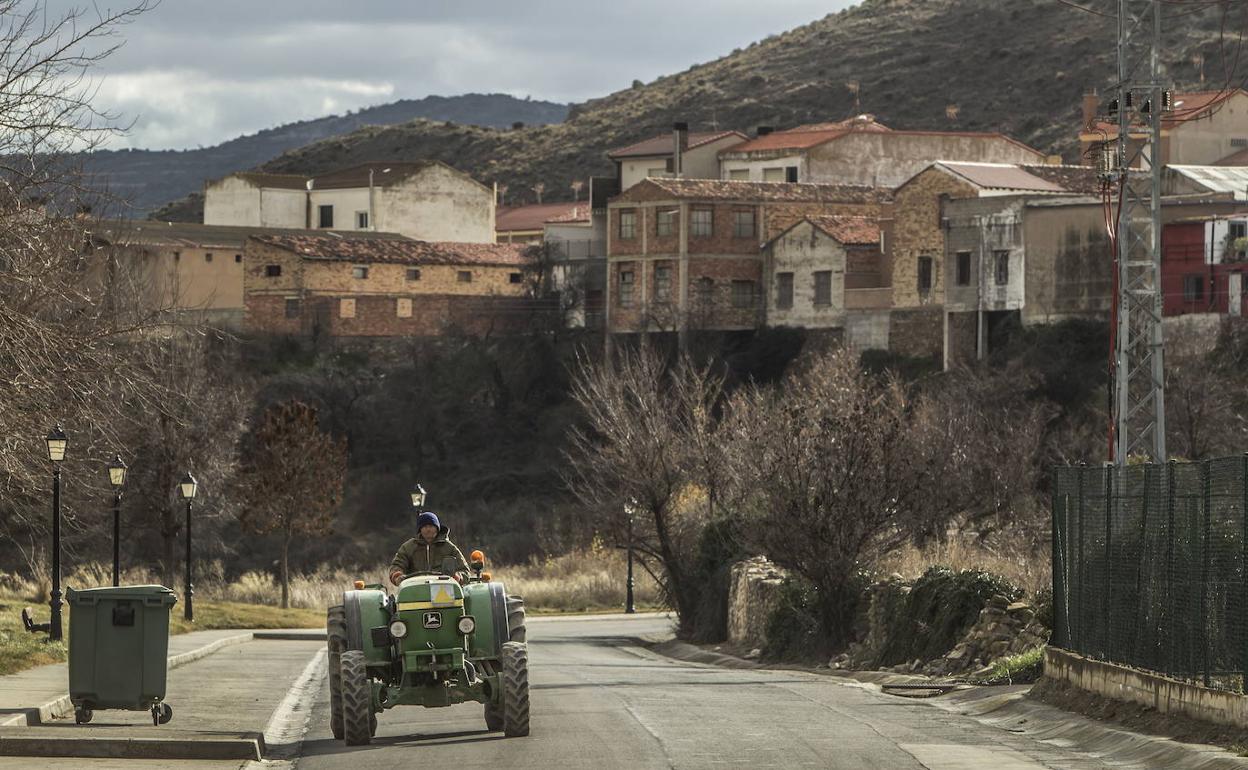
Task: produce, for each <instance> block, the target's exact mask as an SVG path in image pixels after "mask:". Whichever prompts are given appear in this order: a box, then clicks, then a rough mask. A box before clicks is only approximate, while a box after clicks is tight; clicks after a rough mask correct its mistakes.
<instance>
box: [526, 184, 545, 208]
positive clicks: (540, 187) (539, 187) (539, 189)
mask: <svg viewBox="0 0 1248 770" xmlns="http://www.w3.org/2000/svg"><path fill="white" fill-rule="evenodd" d="M529 189H530V190H532V191H533V194H534V195H536V196H537V202H538V203H541V202H542V193H544V192H546V183H545V182H538V183H537V184H535V185H533V186H532V187H530V188H529Z"/></svg>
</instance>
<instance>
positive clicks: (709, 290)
mask: <svg viewBox="0 0 1248 770" xmlns="http://www.w3.org/2000/svg"><path fill="white" fill-rule="evenodd" d="M693 294H694V300H695V301H696V302H697V303H698V304H699V305H709V304H711V300H713V299H715V281H714V279H711V278H706V277H702V278H699V279H698V280H697V282H696V283H694V285H693Z"/></svg>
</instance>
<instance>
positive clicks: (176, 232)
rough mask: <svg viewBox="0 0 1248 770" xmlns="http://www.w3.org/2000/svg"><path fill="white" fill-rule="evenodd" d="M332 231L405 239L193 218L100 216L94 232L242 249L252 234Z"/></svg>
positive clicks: (147, 241) (125, 240) (113, 239)
mask: <svg viewBox="0 0 1248 770" xmlns="http://www.w3.org/2000/svg"><path fill="white" fill-rule="evenodd" d="M326 233H333V235H332V236H330V237H334V238H343V239H352V240H355V239H361V238H363V239H373V240H406V239H407V236H404V235H399V234H398V233H382V232H375V231H373V230H305V229H302V228H283V227H247V226H243V225H202V224H197V223H192V222H158V221H154V220H141V219H137V220H101V221H100V222H99V223H98V225H96V227H95V235H96V236H97V237H99V238H101V239H103V240H105V241H107V242H109V243H116V244H120V245H135V246H173V247H179V246H181V247H188V248H194V247H202V248H210V247H217V248H222V249H241V248H242V247H243V244H244V243H246V241H247V239H248V238H249V237H251V236H253V235H319V236H325V234H326Z"/></svg>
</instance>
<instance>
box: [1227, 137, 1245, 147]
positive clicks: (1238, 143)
mask: <svg viewBox="0 0 1248 770" xmlns="http://www.w3.org/2000/svg"><path fill="white" fill-rule="evenodd" d="M1231 146H1232V147H1248V139H1245V138H1244V137H1242V136H1240V137H1235V138H1233V139H1231Z"/></svg>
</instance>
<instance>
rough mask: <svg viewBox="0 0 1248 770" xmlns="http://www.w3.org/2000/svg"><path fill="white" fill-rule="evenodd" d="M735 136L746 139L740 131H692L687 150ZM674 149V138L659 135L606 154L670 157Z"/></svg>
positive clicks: (626, 156)
mask: <svg viewBox="0 0 1248 770" xmlns="http://www.w3.org/2000/svg"><path fill="white" fill-rule="evenodd" d="M728 136H736V137H740V138H741V139H746V138H748V137H746V135H745V134H743V133H741V132H740V131H693V132H690V134H689V149H690V150H693V149H696V148H698V147H701V146H702V145H704V144H710V143H711V142H716V141H719V140H720V139H723V138H724V137H728ZM675 149H676V138H675V137H674V136H673V135H672V134H670V133H669V134H659V135H658V136H652V137H650V138H649V139H643V140H641V141H640V142H637V143H636V144H630V145H628V146H627V147H620V148H617V149H614V150H611V151H609V152H608V153H607V157H608V158H646V157H654V156H665V155H671V154H673V153H674V151H675Z"/></svg>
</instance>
